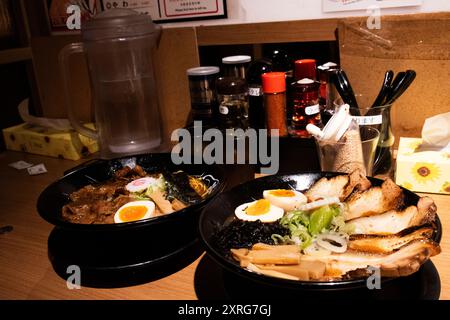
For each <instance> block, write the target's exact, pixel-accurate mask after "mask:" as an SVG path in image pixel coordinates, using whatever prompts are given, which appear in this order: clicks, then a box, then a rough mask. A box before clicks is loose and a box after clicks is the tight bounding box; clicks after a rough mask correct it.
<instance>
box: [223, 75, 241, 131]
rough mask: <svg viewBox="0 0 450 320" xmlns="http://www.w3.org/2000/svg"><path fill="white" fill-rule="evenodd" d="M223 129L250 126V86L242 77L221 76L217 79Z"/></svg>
mask: <svg viewBox="0 0 450 320" xmlns="http://www.w3.org/2000/svg"><path fill="white" fill-rule="evenodd" d="M216 91H217V103H218V114H217V120H218V124H219V127H220V128H221V129H237V128H240V129H247V128H248V86H247V82H246V81H245V80H244V79H242V78H232V77H220V78H218V79H217V81H216Z"/></svg>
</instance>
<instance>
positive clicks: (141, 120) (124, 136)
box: [96, 76, 161, 154]
mask: <svg viewBox="0 0 450 320" xmlns="http://www.w3.org/2000/svg"><path fill="white" fill-rule="evenodd" d="M153 83H154V82H153V79H152V77H151V76H146V77H139V78H135V79H126V80H115V81H100V82H99V83H98V88H97V89H98V90H97V92H98V97H96V101H97V103H98V104H99V105H98V107H96V120H97V123H98V124H99V125H98V129H99V131H101V132H99V133H100V134H99V136H100V137H101V138H102V141H100V143H102V144H103V145H104V146H108V149H109V151H110V152H111V154H115V153H116V154H127V153H130V154H131V153H143V152H148V151H151V150H152V149H154V148H156V147H158V146H159V145H160V143H161V138H160V125H159V123H160V117H159V112H158V106H157V104H158V101H157V97H156V96H152V95H151V92H156V90H152V89H153V88H152V86H153V85H154V84H153Z"/></svg>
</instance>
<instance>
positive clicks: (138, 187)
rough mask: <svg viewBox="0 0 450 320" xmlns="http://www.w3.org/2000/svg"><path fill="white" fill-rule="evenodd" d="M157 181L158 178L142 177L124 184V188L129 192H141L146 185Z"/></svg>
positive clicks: (148, 185)
mask: <svg viewBox="0 0 450 320" xmlns="http://www.w3.org/2000/svg"><path fill="white" fill-rule="evenodd" d="M157 183H158V179H155V178H153V177H144V178H139V179H136V180H133V181H131V182H130V183H129V184H127V185H126V187H125V188H126V189H127V190H128V191H130V192H141V191H144V190H146V189H147V188H148V187H150V186H152V185H155V184H157Z"/></svg>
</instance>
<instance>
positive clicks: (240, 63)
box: [222, 55, 252, 79]
mask: <svg viewBox="0 0 450 320" xmlns="http://www.w3.org/2000/svg"><path fill="white" fill-rule="evenodd" d="M250 61H252V57H250V56H246V55H239V56H228V57H224V58H222V64H223V69H224V70H223V75H224V77H235V78H242V79H245V78H246V71H247V68H248V66H249V64H250Z"/></svg>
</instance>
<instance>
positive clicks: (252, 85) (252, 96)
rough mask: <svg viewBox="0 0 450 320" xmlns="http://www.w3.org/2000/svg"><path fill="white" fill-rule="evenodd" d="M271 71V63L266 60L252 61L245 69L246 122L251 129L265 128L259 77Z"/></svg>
mask: <svg viewBox="0 0 450 320" xmlns="http://www.w3.org/2000/svg"><path fill="white" fill-rule="evenodd" d="M271 71H272V62H271V61H270V60H267V59H259V60H255V61H253V62H252V63H251V64H250V65H249V67H248V69H247V82H248V105H249V109H248V120H249V125H250V127H251V128H254V129H264V128H265V126H266V125H265V121H266V120H265V112H264V105H263V100H264V99H263V90H262V80H261V75H262V74H263V73H266V72H271Z"/></svg>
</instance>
